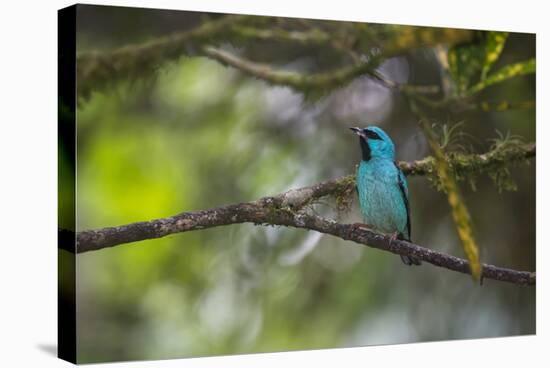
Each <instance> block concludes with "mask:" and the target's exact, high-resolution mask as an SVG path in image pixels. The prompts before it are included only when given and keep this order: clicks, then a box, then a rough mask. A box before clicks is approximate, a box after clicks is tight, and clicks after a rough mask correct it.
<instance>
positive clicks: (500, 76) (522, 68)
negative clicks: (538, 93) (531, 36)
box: [468, 58, 536, 95]
mask: <svg viewBox="0 0 550 368" xmlns="http://www.w3.org/2000/svg"><path fill="white" fill-rule="evenodd" d="M535 72H536V61H535V59H534V58H533V59H529V60H526V61H522V62H519V63H515V64H510V65H506V66H504V67H502V68H501V69H499V70H498V71H496V72H494V73H492V74H491V75H489V76H488V77H487V78H485V80H484V81H481V82H479V83H477V84H476V85H474V86H473V87H472V88H470V90H469V91H468V94H469V95H472V94H475V93H478V92H480V91H481V90H483V89H485V88H487V87H489V86H492V85H493V84H497V83H500V82H503V81H505V80H508V79H510V78H513V77H517V76H520V75H527V74H532V73H535Z"/></svg>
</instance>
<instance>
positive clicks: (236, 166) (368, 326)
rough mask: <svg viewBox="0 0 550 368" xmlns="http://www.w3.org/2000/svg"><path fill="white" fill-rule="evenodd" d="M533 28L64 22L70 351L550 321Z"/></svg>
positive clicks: (520, 330) (117, 12)
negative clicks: (541, 276)
mask: <svg viewBox="0 0 550 368" xmlns="http://www.w3.org/2000/svg"><path fill="white" fill-rule="evenodd" d="M535 54H536V53H535V35H534V34H527V33H513V32H507V30H471V29H453V28H436V27H429V26H415V25H396V24H377V23H360V22H349V21H343V20H323V19H305V18H304V19H300V18H283V17H277V16H271V15H265V16H260V15H253V16H252V15H246V14H216V13H204V12H191V11H182V10H177V11H176V10H161V9H142V8H128V7H110V6H94V5H76V6H72V7H69V8H66V9H62V10H60V12H59V73H58V75H59V165H58V167H59V244H58V246H59V251H58V252H59V253H58V254H59V356H60V357H61V358H63V359H66V360H69V361H72V362H76V363H96V362H113V361H131V360H149V359H168V358H186V357H200V356H213V355H227V354H244V353H259V352H275V351H290V350H304V349H325V348H341V347H356V346H370V345H381V344H401V343H413V342H427V341H444V340H456V339H474V338H489V337H504V336H516V335H529V334H535V333H536V330H535V284H536V272H535V271H536V270H535V156H536V144H535V141H536V139H535V138H536V137H535V132H536V125H535V123H536V121H535V115H536V103H535V101H536V96H535V71H536V57H535Z"/></svg>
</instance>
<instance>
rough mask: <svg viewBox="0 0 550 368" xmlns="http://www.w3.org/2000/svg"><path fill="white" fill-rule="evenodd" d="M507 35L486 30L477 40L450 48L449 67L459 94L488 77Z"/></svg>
mask: <svg viewBox="0 0 550 368" xmlns="http://www.w3.org/2000/svg"><path fill="white" fill-rule="evenodd" d="M507 37H508V34H507V33H505V32H484V33H482V34H480V35H479V39H478V41H477V42H474V43H467V44H462V45H457V46H455V47H453V48H451V49H450V50H449V69H450V71H451V75H452V77H453V79H454V81H455V84H456V88H457V92H458V94H460V95H461V94H464V93H466V92H467V91H468V90H469V88H470V87H471V86H473V85H475V84H477V83H480V82H483V81H484V80H485V79H486V78H487V74H488V73H489V71H490V70H491V68H492V66H493V65H494V64H495V62H496V61H497V60H498V58H499V56H500V54H501V52H502V49H503V48H504V44H505V42H506V39H507Z"/></svg>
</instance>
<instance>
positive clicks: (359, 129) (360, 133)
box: [349, 127, 365, 137]
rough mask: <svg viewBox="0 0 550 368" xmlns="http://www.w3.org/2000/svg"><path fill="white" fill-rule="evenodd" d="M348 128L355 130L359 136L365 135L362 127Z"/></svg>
mask: <svg viewBox="0 0 550 368" xmlns="http://www.w3.org/2000/svg"><path fill="white" fill-rule="evenodd" d="M349 129H350V130H353V131H354V132H355V134H357V135H358V136H361V137H364V136H365V133H363V129H361V128H355V127H353V128H349Z"/></svg>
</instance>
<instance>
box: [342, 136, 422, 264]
mask: <svg viewBox="0 0 550 368" xmlns="http://www.w3.org/2000/svg"><path fill="white" fill-rule="evenodd" d="M350 129H351V130H353V131H354V132H355V133H356V134H357V135H358V136H359V144H360V145H361V162H360V164H359V168H358V170H357V177H356V182H357V193H358V195H359V206H360V208H361V213H362V214H363V220H364V222H365V224H366V225H367V226H368V227H371V228H372V229H374V230H376V231H379V232H382V233H385V234H391V235H392V238H393V239H395V238H397V239H401V240H407V241H410V239H411V219H410V209H409V189H408V187H407V180H406V179H405V175H403V172H402V171H401V169H400V168H399V166H397V163H396V162H395V148H394V145H393V142H392V140H391V138H390V137H389V136H388V135H387V134H386V132H384V131H383V130H382V129H380V128H378V127H376V126H369V127H366V128H350ZM401 260H402V261H403V263H405V264H406V265H413V264H414V265H420V263H421V262H420V260H419V259H416V258H414V257H410V256H401Z"/></svg>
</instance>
